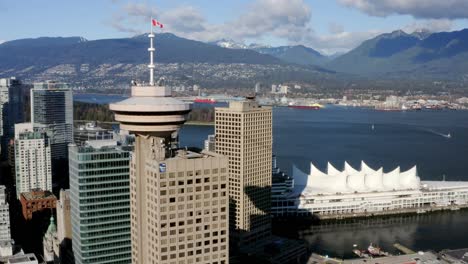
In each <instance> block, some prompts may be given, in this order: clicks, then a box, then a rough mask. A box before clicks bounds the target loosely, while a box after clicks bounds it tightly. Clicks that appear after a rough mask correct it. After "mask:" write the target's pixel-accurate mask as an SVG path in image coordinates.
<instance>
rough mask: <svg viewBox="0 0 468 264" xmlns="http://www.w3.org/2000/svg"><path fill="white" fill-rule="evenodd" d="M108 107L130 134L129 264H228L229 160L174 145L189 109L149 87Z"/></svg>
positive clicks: (160, 87) (135, 88)
mask: <svg viewBox="0 0 468 264" xmlns="http://www.w3.org/2000/svg"><path fill="white" fill-rule="evenodd" d="M149 37H150V40H151V47H150V48H149V51H150V54H151V55H150V59H151V63H150V65H149V68H150V83H149V85H135V86H133V87H132V97H131V98H129V99H127V100H124V101H122V102H119V103H115V104H111V105H110V109H111V110H112V111H114V112H115V119H116V120H117V121H119V122H120V127H121V129H124V130H128V131H130V132H131V133H134V134H135V135H136V141H135V151H134V153H133V155H132V160H131V165H130V167H131V170H130V199H131V223H132V225H131V230H132V263H134V264H137V263H138V264H139V263H158V264H166V263H167V264H170V263H177V264H182V263H212V264H214V263H217V264H225V263H228V262H229V256H228V243H229V241H228V238H229V237H228V229H229V225H228V194H227V188H228V187H227V185H228V182H227V176H228V172H227V159H226V158H225V157H223V156H221V155H219V154H216V153H212V152H201V153H196V152H192V151H188V150H185V149H179V148H178V143H177V139H178V130H179V129H180V127H181V126H182V124H183V123H184V122H185V120H186V115H187V114H188V113H189V111H190V105H188V104H186V103H184V102H182V101H179V100H177V99H175V98H172V97H171V89H170V88H169V87H166V86H164V83H163V81H162V80H160V81H158V82H157V83H155V82H154V68H155V65H154V63H153V53H154V50H155V49H154V48H153V38H154V34H153V33H151V34H150V35H149Z"/></svg>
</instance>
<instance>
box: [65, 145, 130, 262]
mask: <svg viewBox="0 0 468 264" xmlns="http://www.w3.org/2000/svg"><path fill="white" fill-rule="evenodd" d="M132 149H133V148H132V146H126V145H119V144H118V142H117V141H116V140H95V141H88V142H87V143H86V144H85V145H82V146H77V145H74V144H71V145H70V150H69V156H70V157H69V160H70V165H69V168H70V187H71V188H70V200H71V215H72V217H71V226H72V247H73V254H74V258H75V263H77V264H84V263H93V264H98V263H113V264H124V263H130V261H131V244H130V187H129V185H130V180H129V171H130V152H131V151H132Z"/></svg>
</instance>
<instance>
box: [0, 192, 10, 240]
mask: <svg viewBox="0 0 468 264" xmlns="http://www.w3.org/2000/svg"><path fill="white" fill-rule="evenodd" d="M3 241H8V242H10V241H11V232H10V209H9V207H8V202H7V197H6V188H5V186H3V185H1V186H0V242H3Z"/></svg>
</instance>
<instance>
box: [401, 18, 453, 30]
mask: <svg viewBox="0 0 468 264" xmlns="http://www.w3.org/2000/svg"><path fill="white" fill-rule="evenodd" d="M452 28H453V22H452V20H449V19H429V20H417V21H415V22H413V23H411V24H409V25H406V26H405V27H403V30H404V31H405V32H407V33H412V32H414V31H418V30H425V31H429V32H442V31H450V30H451V29H452Z"/></svg>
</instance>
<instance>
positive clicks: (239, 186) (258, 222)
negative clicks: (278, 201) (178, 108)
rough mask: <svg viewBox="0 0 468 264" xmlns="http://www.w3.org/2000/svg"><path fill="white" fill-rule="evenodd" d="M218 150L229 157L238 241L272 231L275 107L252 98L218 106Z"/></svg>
mask: <svg viewBox="0 0 468 264" xmlns="http://www.w3.org/2000/svg"><path fill="white" fill-rule="evenodd" d="M215 135H216V152H217V153H220V154H223V155H225V156H227V157H228V158H229V196H230V197H229V198H230V200H231V202H230V205H229V207H230V208H229V210H230V215H229V218H230V232H231V237H232V238H233V239H234V241H233V242H234V243H237V244H238V245H242V246H246V245H253V244H255V245H260V244H261V243H259V242H261V241H265V239H266V238H269V237H270V235H271V221H270V216H269V214H270V207H271V204H270V195H271V184H272V183H271V177H272V176H271V174H272V143H273V142H272V141H273V139H272V110H271V108H268V107H261V106H259V105H258V103H257V102H255V101H254V100H253V99H249V100H246V101H242V102H231V103H230V104H229V107H226V108H216V109H215Z"/></svg>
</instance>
